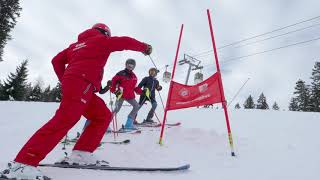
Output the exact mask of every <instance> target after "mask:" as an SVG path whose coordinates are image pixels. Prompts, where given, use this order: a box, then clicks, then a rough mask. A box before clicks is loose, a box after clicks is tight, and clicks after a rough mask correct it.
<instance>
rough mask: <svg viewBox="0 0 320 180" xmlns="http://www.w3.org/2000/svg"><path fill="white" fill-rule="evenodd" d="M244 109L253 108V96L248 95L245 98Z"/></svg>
mask: <svg viewBox="0 0 320 180" xmlns="http://www.w3.org/2000/svg"><path fill="white" fill-rule="evenodd" d="M243 107H244V109H254V108H255V104H254V101H253V98H252V96H251V95H249V97H248V98H247V99H246V101H245V102H244V104H243Z"/></svg>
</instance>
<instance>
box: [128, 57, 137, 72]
mask: <svg viewBox="0 0 320 180" xmlns="http://www.w3.org/2000/svg"><path fill="white" fill-rule="evenodd" d="M135 67H136V61H135V60H134V59H127V60H126V69H128V70H131V71H132V70H134V68H135Z"/></svg>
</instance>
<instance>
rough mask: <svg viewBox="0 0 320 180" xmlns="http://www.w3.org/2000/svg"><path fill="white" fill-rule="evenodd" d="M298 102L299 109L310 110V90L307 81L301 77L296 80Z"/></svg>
mask: <svg viewBox="0 0 320 180" xmlns="http://www.w3.org/2000/svg"><path fill="white" fill-rule="evenodd" d="M293 94H294V95H296V97H295V98H296V100H297V103H298V111H310V108H311V107H310V90H309V87H308V85H306V83H305V82H304V81H303V80H301V79H299V80H298V81H297V82H296V87H295V92H294V93H293Z"/></svg>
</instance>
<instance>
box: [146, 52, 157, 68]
mask: <svg viewBox="0 0 320 180" xmlns="http://www.w3.org/2000/svg"><path fill="white" fill-rule="evenodd" d="M148 56H149V59H150V60H151V62H152V64H153V65H154V67H155V68H156V69H157V70H158V68H157V66H156V64H155V63H154V61H153V59H152V57H151V56H150V55H148Z"/></svg>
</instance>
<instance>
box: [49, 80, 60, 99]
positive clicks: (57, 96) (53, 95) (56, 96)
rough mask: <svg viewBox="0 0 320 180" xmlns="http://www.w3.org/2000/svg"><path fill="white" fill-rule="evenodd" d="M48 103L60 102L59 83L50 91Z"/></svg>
mask: <svg viewBox="0 0 320 180" xmlns="http://www.w3.org/2000/svg"><path fill="white" fill-rule="evenodd" d="M50 102H61V83H60V82H58V83H57V85H56V86H55V87H54V88H53V89H52V90H51V93H50Z"/></svg>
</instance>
